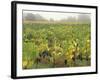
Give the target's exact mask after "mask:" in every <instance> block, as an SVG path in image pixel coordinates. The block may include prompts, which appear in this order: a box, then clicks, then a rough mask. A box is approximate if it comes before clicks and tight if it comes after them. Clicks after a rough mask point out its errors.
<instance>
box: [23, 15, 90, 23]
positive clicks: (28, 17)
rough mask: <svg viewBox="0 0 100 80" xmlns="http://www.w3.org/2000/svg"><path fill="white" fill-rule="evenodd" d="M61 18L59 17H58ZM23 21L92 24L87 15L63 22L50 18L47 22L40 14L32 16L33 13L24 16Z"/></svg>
mask: <svg viewBox="0 0 100 80" xmlns="http://www.w3.org/2000/svg"><path fill="white" fill-rule="evenodd" d="M58 17H59V16H58ZM23 20H24V21H42V22H44V21H45V22H47V21H48V22H82V23H90V22H91V18H90V16H89V15H87V14H80V15H79V16H78V17H77V18H76V17H72V16H69V17H65V18H64V19H61V20H54V19H53V18H50V20H47V19H46V18H44V17H43V16H42V15H40V14H32V13H27V14H23Z"/></svg>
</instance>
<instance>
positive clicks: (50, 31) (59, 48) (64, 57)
mask: <svg viewBox="0 0 100 80" xmlns="http://www.w3.org/2000/svg"><path fill="white" fill-rule="evenodd" d="M22 41H23V46H22V50H23V52H22V53H23V54H22V68H23V69H36V68H37V69H38V68H59V67H84V66H90V65H91V43H90V42H91V25H90V24H82V23H78V24H76V23H66V24H65V23H49V22H48V23H42V22H41V23H39V22H37V23H23V40H22Z"/></svg>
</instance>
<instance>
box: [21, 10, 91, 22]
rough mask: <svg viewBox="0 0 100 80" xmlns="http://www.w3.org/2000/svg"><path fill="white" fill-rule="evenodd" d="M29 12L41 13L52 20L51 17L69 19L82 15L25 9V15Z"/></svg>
mask: <svg viewBox="0 0 100 80" xmlns="http://www.w3.org/2000/svg"><path fill="white" fill-rule="evenodd" d="M27 13H32V14H39V15H41V16H42V17H44V18H45V19H47V20H50V19H51V18H52V19H54V20H61V19H67V18H68V17H74V18H76V19H77V18H78V15H80V13H67V12H66V13H58V12H40V11H23V14H24V15H25V14H27ZM86 15H89V14H86Z"/></svg>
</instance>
